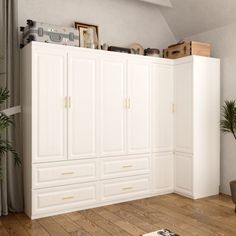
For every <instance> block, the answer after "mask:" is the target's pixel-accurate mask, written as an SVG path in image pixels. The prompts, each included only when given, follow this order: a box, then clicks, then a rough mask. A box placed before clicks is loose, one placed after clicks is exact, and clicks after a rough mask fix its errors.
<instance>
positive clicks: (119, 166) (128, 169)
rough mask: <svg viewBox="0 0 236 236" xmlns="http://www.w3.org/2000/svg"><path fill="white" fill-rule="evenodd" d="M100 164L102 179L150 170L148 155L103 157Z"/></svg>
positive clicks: (143, 172)
mask: <svg viewBox="0 0 236 236" xmlns="http://www.w3.org/2000/svg"><path fill="white" fill-rule="evenodd" d="M101 165H102V166H101V174H102V178H103V179H105V178H116V177H125V176H130V175H136V174H146V173H148V172H149V171H150V157H149V156H140V157H119V158H105V159H102V161H101Z"/></svg>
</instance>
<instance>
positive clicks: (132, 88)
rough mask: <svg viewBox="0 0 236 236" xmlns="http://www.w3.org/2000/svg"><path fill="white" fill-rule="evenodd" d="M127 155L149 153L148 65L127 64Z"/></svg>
mask: <svg viewBox="0 0 236 236" xmlns="http://www.w3.org/2000/svg"><path fill="white" fill-rule="evenodd" d="M127 103H128V153H129V154H138V153H148V152H150V123H151V122H150V64H149V63H148V62H147V61H145V60H141V59H140V60H134V59H133V60H132V61H131V60H130V61H129V62H128V101H127Z"/></svg>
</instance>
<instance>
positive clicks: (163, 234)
mask: <svg viewBox="0 0 236 236" xmlns="http://www.w3.org/2000/svg"><path fill="white" fill-rule="evenodd" d="M143 236H179V235H178V234H176V233H174V232H171V231H170V230H169V229H162V230H158V231H155V232H152V233H148V234H144V235H143Z"/></svg>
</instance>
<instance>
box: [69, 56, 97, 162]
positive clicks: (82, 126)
mask: <svg viewBox="0 0 236 236" xmlns="http://www.w3.org/2000/svg"><path fill="white" fill-rule="evenodd" d="M97 74H98V71H97V59H96V56H95V55H93V54H92V53H91V54H89V53H80V54H76V53H70V54H69V58H68V95H69V96H68V99H69V100H68V107H69V109H68V157H69V159H81V158H89V157H95V156H96V155H97V143H96V140H97V129H96V127H97V125H96V124H97V123H96V122H97V121H96V120H97V110H96V109H97V106H96V104H97Z"/></svg>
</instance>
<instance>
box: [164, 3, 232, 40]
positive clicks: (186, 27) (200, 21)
mask: <svg viewBox="0 0 236 236" xmlns="http://www.w3.org/2000/svg"><path fill="white" fill-rule="evenodd" d="M171 3H172V5H173V8H165V7H161V8H160V11H161V12H162V14H163V16H164V18H165V19H166V21H167V23H168V25H169V27H170V29H171V30H172V32H173V33H174V35H175V37H176V39H178V40H180V39H184V38H186V37H189V36H192V35H195V34H198V33H202V32H205V31H209V30H212V29H215V28H218V27H222V26H225V25H228V24H231V23H234V22H236V0H171Z"/></svg>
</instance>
